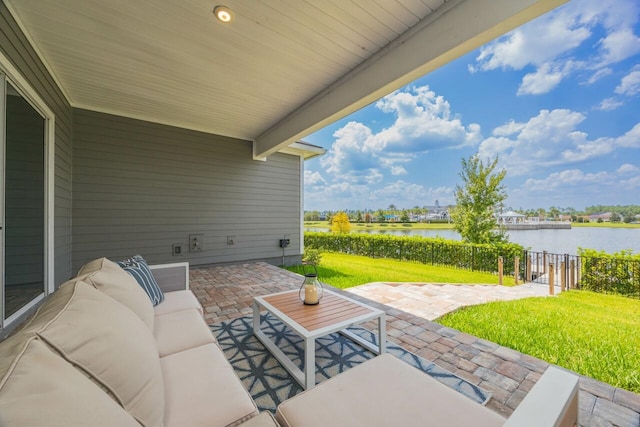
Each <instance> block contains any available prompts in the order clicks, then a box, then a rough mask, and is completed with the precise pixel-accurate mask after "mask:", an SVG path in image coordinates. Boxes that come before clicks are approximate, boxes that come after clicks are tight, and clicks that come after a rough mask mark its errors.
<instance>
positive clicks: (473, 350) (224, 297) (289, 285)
mask: <svg viewBox="0 0 640 427" xmlns="http://www.w3.org/2000/svg"><path fill="white" fill-rule="evenodd" d="M190 277H191V289H192V290H193V291H194V293H195V294H196V296H197V297H198V299H199V300H200V302H201V303H202V305H203V307H204V310H205V317H206V320H207V321H208V322H209V323H216V322H220V321H225V320H229V319H232V318H235V317H239V316H246V315H250V314H251V312H252V310H251V304H252V299H253V296H259V295H266V294H268V293H273V292H278V291H284V290H289V289H298V288H299V287H300V285H301V284H302V277H301V276H299V275H297V274H295V273H291V272H289V271H287V270H283V269H280V268H278V267H275V266H272V265H269V264H266V263H261V262H257V263H242V264H231V265H218V266H211V267H206V268H205V267H201V268H194V269H192V270H191V272H190ZM337 292H343V291H339V290H337ZM348 295H351V296H352V297H353V298H355V299H359V300H361V301H363V302H365V303H368V304H370V305H372V306H374V307H377V308H380V309H382V310H384V311H385V312H386V315H387V338H388V339H390V340H392V341H393V342H395V343H397V344H399V345H401V346H402V347H404V348H405V349H407V350H409V351H411V352H414V353H416V354H418V355H420V356H422V357H424V358H425V359H428V360H431V361H433V362H435V363H437V364H438V365H440V366H442V367H443V368H445V369H448V370H449V371H451V372H454V373H455V374H456V375H458V376H460V377H462V378H465V379H466V380H468V381H470V382H473V383H474V384H478V385H479V386H480V387H483V388H485V389H487V390H490V391H492V392H493V395H492V398H491V400H490V401H489V403H487V407H488V408H491V409H492V410H494V411H496V412H497V413H500V414H502V415H504V416H505V417H508V416H509V415H510V414H511V413H512V412H513V410H514V409H515V408H516V407H517V406H518V404H519V403H520V402H521V401H522V399H523V398H524V396H526V394H527V392H529V390H531V388H532V387H533V385H534V384H535V382H536V381H537V380H538V379H539V378H540V376H541V375H542V373H543V372H544V371H545V369H546V368H547V366H549V364H548V363H546V362H544V361H542V360H539V359H536V358H534V357H531V356H528V355H525V354H522V353H519V352H517V351H514V350H512V349H509V348H506V347H502V346H499V345H497V344H495V343H492V342H490V341H486V340H483V339H479V338H477V337H474V336H472V335H468V334H465V333H462V332H460V331H457V330H455V329H451V328H447V327H444V326H442V325H440V324H438V323H435V322H432V321H430V320H428V319H426V318H424V317H420V316H417V315H414V314H411V313H409V312H407V311H405V310H401V309H398V308H394V307H391V306H389V305H386V304H382V303H379V302H375V301H372V300H370V299H367V298H365V297H364V296H361V295H358V294H356V293H348ZM428 299H429V297H425V296H423V297H422V300H423V301H425V302H426V301H428ZM364 326H365V327H368V328H370V329H371V330H375V328H376V326H377V325H376V324H375V322H371V323H370V324H369V323H366V324H364ZM579 420H580V426H590V427H591V426H620V427H639V426H640V395H637V394H634V393H631V392H629V391H626V390H622V389H619V388H615V387H612V386H610V385H608V384H604V383H602V382H599V381H596V380H594V379H591V378H587V377H581V378H580V418H579Z"/></svg>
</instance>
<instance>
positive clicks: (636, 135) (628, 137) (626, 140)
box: [616, 123, 640, 148]
mask: <svg viewBox="0 0 640 427" xmlns="http://www.w3.org/2000/svg"><path fill="white" fill-rule="evenodd" d="M616 145H618V146H620V147H624V148H640V123H638V124H636V125H635V126H634V127H633V128H632V129H631V130H630V131H629V132H627V133H625V134H624V135H622V136H620V137H618V138H616Z"/></svg>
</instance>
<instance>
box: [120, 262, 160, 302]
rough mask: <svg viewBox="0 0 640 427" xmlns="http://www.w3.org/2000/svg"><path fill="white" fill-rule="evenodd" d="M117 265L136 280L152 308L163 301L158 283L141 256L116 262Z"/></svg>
mask: <svg viewBox="0 0 640 427" xmlns="http://www.w3.org/2000/svg"><path fill="white" fill-rule="evenodd" d="M118 265H119V266H120V267H122V269H123V270H124V271H126V272H127V273H129V274H130V275H132V276H133V278H134V279H136V281H137V282H138V284H139V285H140V286H141V287H142V289H144V291H145V292H146V293H147V295H149V299H150V300H151V303H152V304H153V305H154V306H155V305H158V304H160V303H161V302H162V301H164V294H163V293H162V289H160V286H159V285H158V282H156V279H155V278H154V277H153V274H151V270H150V269H149V265H148V264H147V261H145V260H144V258H142V256H140V255H136V256H134V257H131V258H129V259H125V260H122V261H118Z"/></svg>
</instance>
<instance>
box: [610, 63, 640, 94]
mask: <svg viewBox="0 0 640 427" xmlns="http://www.w3.org/2000/svg"><path fill="white" fill-rule="evenodd" d="M637 68H638V67H636V68H635V69H634V71H631V72H630V73H629V74H627V75H626V76H624V77H623V78H622V80H621V81H620V84H619V85H618V87H616V89H615V92H616V93H617V94H620V95H627V96H633V95H637V94H638V93H640V70H639V69H637Z"/></svg>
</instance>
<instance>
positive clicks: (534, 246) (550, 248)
mask: <svg viewBox="0 0 640 427" xmlns="http://www.w3.org/2000/svg"><path fill="white" fill-rule="evenodd" d="M305 230H306V231H328V230H327V229H326V228H314V227H305ZM358 232H360V233H367V234H391V235H395V236H411V235H413V236H424V237H442V238H444V239H449V240H460V235H459V234H458V233H457V232H456V231H454V230H406V229H405V230H403V229H400V228H395V229H388V230H362V231H358ZM508 233H509V240H510V241H512V242H514V243H518V244H520V245H522V246H524V247H527V248H530V249H531V250H533V251H547V252H551V253H558V254H570V255H575V254H577V253H578V248H579V247H582V248H590V249H597V250H601V251H606V252H609V253H613V252H618V251H620V250H623V249H631V250H632V251H633V252H634V253H640V228H596V227H585V228H578V227H576V228H572V229H570V230H510V231H509V232H508Z"/></svg>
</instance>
